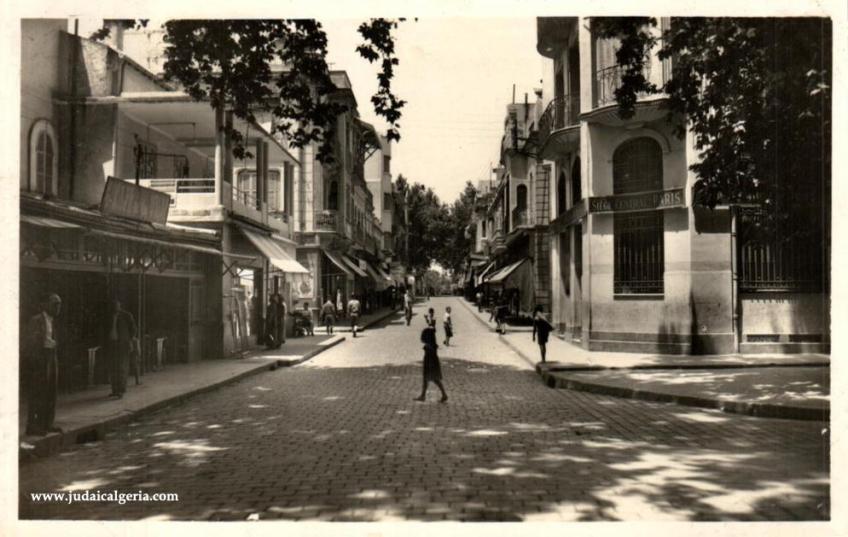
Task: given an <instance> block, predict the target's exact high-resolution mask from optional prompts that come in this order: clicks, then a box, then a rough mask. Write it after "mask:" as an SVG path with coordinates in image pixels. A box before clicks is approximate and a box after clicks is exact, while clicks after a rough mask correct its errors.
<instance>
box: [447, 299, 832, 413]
mask: <svg viewBox="0 0 848 537" xmlns="http://www.w3.org/2000/svg"><path fill="white" fill-rule="evenodd" d="M460 302H462V303H463V304H464V305H465V307H466V308H468V309H471V306H470V305H469V304H468V303H467V302H466V301H465V300H460ZM474 318H475V319H477V320H478V321H480V322H481V323H483V324H485V325H487V326H488V323H486V322H485V321H483V320H482V319H480V317H478V316H477V315H474ZM500 341H501V342H502V343H503V344H504V345H506V346H507V347H509V348H510V349H511V350H512V351H513V352H515V353H517V354H518V355H519V356H521V357H522V358H524V359H525V360H527V361H529V362H531V363H536V361H535V360H533V359H532V358H530V357H528V356H527V355H526V354H525V353H524V352H523V351H522V350H521V349H519V348H518V347H517V346H515V345H513V344H512V343H511V342H510V341H509V340H508V339H506V338H500ZM828 365H829V364H822V363H811V364H797V363H796V364H793V366H796V367H827V366H828ZM753 367H790V366H789V365H787V364H783V365H781V364H774V363H770V364H764V365H762V366H761V365H759V364H758V365H744V364H714V366H713V367H709V366H708V365H702V366H698V367H686V366H667V367H661V366H636V367H629V368H628V367H620V368H607V367H579V368H565V367H563V368H562V369H560V370H556V369H554V370H551V368H550V367H549V366H546V367H544V368H542V367H541V364H538V363H536V367H535V369H536V373H538V374H539V376H540V377H542V381H543V382H544V383H545V385H547V386H548V387H549V388H561V389H569V390H576V391H583V392H589V393H595V394H599V395H609V396H612V397H621V398H626V399H638V400H642V401H652V402H658V403H675V404H678V405H681V406H692V407H699V408H710V409H716V410H721V411H722V412H728V413H732V414H744V415H748V416H755V417H760V418H780V419H794V420H811V421H828V420H829V419H830V409H829V408H809V407H797V406H789V405H775V404H770V403H751V402H745V401H729V400H726V399H710V398H708V397H698V396H690V395H675V394H670V393H663V392H656V391H647V390H638V389H635V388H628V387H624V386H614V385H609V384H603V383H600V382H586V381H584V380H576V379H572V378H568V376H567V373H566V372H567V371H575V372H576V371H605V370H610V369H616V370H626V369H742V368H753Z"/></svg>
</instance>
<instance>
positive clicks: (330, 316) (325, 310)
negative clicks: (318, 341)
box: [321, 294, 362, 337]
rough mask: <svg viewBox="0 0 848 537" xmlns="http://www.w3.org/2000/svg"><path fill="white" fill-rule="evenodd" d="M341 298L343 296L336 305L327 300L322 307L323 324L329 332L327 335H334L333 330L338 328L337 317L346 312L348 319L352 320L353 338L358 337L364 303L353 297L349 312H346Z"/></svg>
mask: <svg viewBox="0 0 848 537" xmlns="http://www.w3.org/2000/svg"><path fill="white" fill-rule="evenodd" d="M340 297H341V294H339V298H338V299H337V301H336V304H334V303H333V301H332V300H330V299H329V298H327V300H326V301H325V302H324V305H323V306H321V323H322V324H323V325H324V328H325V329H326V330H327V335H330V334H332V333H333V328H335V326H336V319H337V317H339V316H340V315H343V314H344V313H345V311H346V312H347V317H348V319H350V329H351V331H352V332H353V337H356V332H357V330H358V329H359V326H358V325H357V323H358V322H359V316H360V315H361V313H362V303H361V302H360V301H359V298H358V297H357V295H351V297H350V300H349V301H348V303H347V310H345V308H343V307H342V305H341V298H340Z"/></svg>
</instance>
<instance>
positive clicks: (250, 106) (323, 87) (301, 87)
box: [91, 18, 405, 162]
mask: <svg viewBox="0 0 848 537" xmlns="http://www.w3.org/2000/svg"><path fill="white" fill-rule="evenodd" d="M399 20H403V19H399ZM117 22H118V23H120V24H123V25H124V26H135V27H139V26H146V25H147V21H139V22H136V21H132V20H121V21H117ZM397 26H398V21H395V20H390V19H382V18H377V19H371V20H369V21H366V22H363V23H362V24H361V25H360V26H359V28H358V30H359V33H360V35H361V36H362V39H363V42H362V44H360V45H359V46H358V47H357V51H358V52H359V54H360V55H361V56H362V57H363V58H365V59H366V60H368V61H369V62H372V63H373V62H376V61H379V62H380V65H381V69H380V71H379V73H378V76H377V78H378V90H377V92H376V93H375V94H374V96H373V97H372V98H371V101H372V103H373V105H374V111H375V113H376V114H377V115H378V116H380V117H382V118H384V119H385V120H386V121H387V123H388V124H389V129H388V132H387V137H388V138H389V139H390V140H400V131H399V123H398V122H399V120H400V117H401V109H402V108H403V106H404V104H405V101H403V100H401V99H399V98H398V97H397V96H395V95H394V93H393V92H392V89H391V81H392V78H393V77H394V68H395V66H397V65H398V63H399V61H398V59H397V57H396V56H395V54H394V35H393V33H392V32H393V30H395V29H396V28H397ZM162 27H163V30H164V41H165V45H166V46H165V50H164V55H165V63H164V76H165V78H166V79H167V80H170V81H174V82H176V83H178V84H179V85H180V86H182V87H183V88H184V90H185V91H186V92H187V93H188V94H189V95H191V96H192V97H193V98H194V99H197V100H208V101H209V103H210V104H211V106H212V107H213V108H216V109H223V108H226V109H228V110H232V112H233V114H234V115H235V116H237V117H239V118H241V119H244V120H247V121H255V120H256V117H255V116H254V112H256V111H260V110H262V111H270V112H271V115H272V118H273V121H272V129H273V131H274V132H275V133H280V134H281V135H282V136H283V137H285V138H286V139H287V140H289V141H290V142H291V143H292V144H293V145H294V146H296V147H302V146H304V145H307V144H309V143H313V142H314V143H317V144H319V152H318V158H319V159H320V160H321V161H322V162H332V160H333V151H332V147H331V142H332V133H333V125H334V123H335V119H336V117H337V116H338V115H339V114H341V113H344V112H345V111H346V110H347V107H346V105H345V104H343V103H342V102H340V101H339V100H338V99H333V98H331V96H332V95H333V93H334V92H335V91H336V88H335V86H334V84H333V82H332V80H331V78H330V70H329V67H328V65H327V61H326V57H327V35H326V33H325V32H324V30H323V28H322V26H321V23H320V22H318V21H316V20H314V19H267V20H257V19H249V20H232V19H230V20H171V21H167V22H165V23H164V24H163V26H162ZM108 34H109V29H108V27H106V26H104V28H102V29H100V30H98V31H97V32H95V33H94V34H93V35H92V36H91V37H92V38H94V39H103V38H105V37H106V36H108ZM227 130H228V131H229V134H230V136H231V137H232V140H233V142H234V149H233V151H234V153H235V155H236V156H237V157H239V158H241V157H243V156H249V153H248V152H247V151H246V150H245V147H244V137H243V135H242V134H241V133H240V132H238V131H236V130H235V129H232V128H228V129H227Z"/></svg>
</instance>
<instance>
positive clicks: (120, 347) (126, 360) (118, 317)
mask: <svg viewBox="0 0 848 537" xmlns="http://www.w3.org/2000/svg"><path fill="white" fill-rule="evenodd" d="M135 334H136V329H135V319H134V318H133V316H132V313H130V312H128V311H126V310H125V309H123V308H122V307H121V302H120V301H119V300H117V299H115V300H114V301H113V302H112V316H111V318H110V324H109V346H108V348H109V356H110V357H111V359H112V362H111V368H110V370H109V371H110V377H111V380H112V393H110V394H109V397H117V398H119V399H120V398H121V397H123V396H124V393H125V392H126V391H127V376H128V375H129V370H130V353H131V351H132V339H133V338H134V337H135Z"/></svg>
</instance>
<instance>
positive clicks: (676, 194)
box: [589, 188, 686, 213]
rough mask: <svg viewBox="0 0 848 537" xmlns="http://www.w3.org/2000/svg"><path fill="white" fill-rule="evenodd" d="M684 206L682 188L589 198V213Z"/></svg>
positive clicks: (684, 200) (684, 198)
mask: <svg viewBox="0 0 848 537" xmlns="http://www.w3.org/2000/svg"><path fill="white" fill-rule="evenodd" d="M685 206H686V196H685V195H684V192H683V189H682V188H674V189H671V190H658V191H655V192H642V193H639V194H622V195H618V196H601V197H595V198H589V212H590V213H627V212H636V211H652V210H656V209H672V208H677V207H685Z"/></svg>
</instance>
